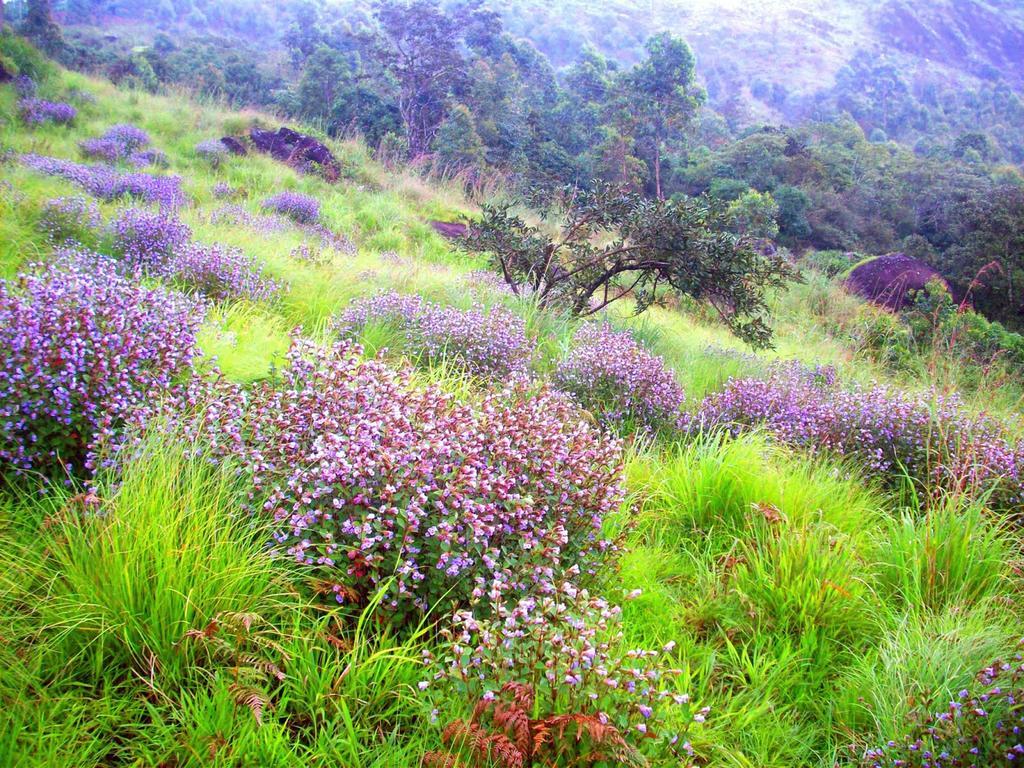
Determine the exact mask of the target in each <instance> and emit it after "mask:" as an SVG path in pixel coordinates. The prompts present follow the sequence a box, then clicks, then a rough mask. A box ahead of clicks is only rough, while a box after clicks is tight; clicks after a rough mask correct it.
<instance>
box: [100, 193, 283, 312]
mask: <svg viewBox="0 0 1024 768" xmlns="http://www.w3.org/2000/svg"><path fill="white" fill-rule="evenodd" d="M111 229H112V232H113V248H114V252H115V253H117V254H118V255H119V256H120V257H121V258H122V259H123V260H124V262H125V263H126V264H127V266H128V267H129V268H130V269H132V270H139V271H141V272H143V273H145V274H149V275H152V276H154V277H161V278H163V279H165V280H168V281H169V282H171V283H173V284H175V285H177V286H179V287H182V288H184V289H185V290H189V291H196V292H198V293H200V294H201V295H203V296H205V297H206V298H208V299H212V300H214V301H221V300H226V299H240V298H245V299H249V300H251V301H263V300H267V299H270V298H272V297H273V296H275V295H276V293H277V291H278V286H277V285H276V283H274V282H273V281H272V280H269V279H267V278H266V277H264V275H263V271H262V268H261V266H260V265H259V263H258V262H257V261H256V260H255V259H254V258H253V257H251V256H249V255H248V254H246V253H245V252H243V251H242V250H240V249H238V248H229V247H225V246H221V245H200V244H198V243H194V242H192V230H191V229H190V228H189V227H188V225H186V224H184V223H182V222H181V221H179V220H178V219H177V218H176V217H175V216H173V215H172V214H169V213H167V212H166V211H148V210H145V209H141V208H127V209H125V210H124V211H122V212H121V214H120V215H119V216H118V217H117V219H115V220H114V222H113V223H112V225H111Z"/></svg>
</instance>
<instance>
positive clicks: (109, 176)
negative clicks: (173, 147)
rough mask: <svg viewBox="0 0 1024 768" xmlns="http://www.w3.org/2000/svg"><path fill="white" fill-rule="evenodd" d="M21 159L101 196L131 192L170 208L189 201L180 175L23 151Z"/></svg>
mask: <svg viewBox="0 0 1024 768" xmlns="http://www.w3.org/2000/svg"><path fill="white" fill-rule="evenodd" d="M21 162H22V164H23V165H25V166H26V167H28V168H31V169H32V170H34V171H37V172H39V173H42V174H45V175H47V176H57V177H60V178H63V179H65V180H67V181H69V182H71V183H72V184H74V185H75V186H77V187H80V188H81V189H83V190H85V191H86V192H88V193H89V194H90V195H92V196H93V197H98V198H100V199H101V200H116V199H118V198H120V197H125V196H128V197H134V198H137V199H139V200H145V201H147V202H151V203H156V204H158V205H160V206H164V207H167V208H177V207H179V206H181V205H183V204H184V202H185V193H184V192H183V191H182V189H181V179H180V178H179V177H177V176H153V175H150V174H148V173H122V172H120V171H118V170H117V169H116V168H111V167H110V166H109V165H84V164H82V163H74V162H71V161H70V160H61V159H59V158H55V157H44V156H41V155H32V154H29V155H22V156H21Z"/></svg>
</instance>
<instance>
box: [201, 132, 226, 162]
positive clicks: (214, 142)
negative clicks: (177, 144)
mask: <svg viewBox="0 0 1024 768" xmlns="http://www.w3.org/2000/svg"><path fill="white" fill-rule="evenodd" d="M195 152H196V155H197V156H199V157H200V158H201V159H203V160H205V161H206V162H208V163H209V164H210V165H211V166H213V167H214V168H219V167H220V164H221V163H223V162H224V160H225V158H227V156H228V148H227V147H225V146H224V142H222V141H221V140H220V139H206V140H205V141H200V142H199V143H198V144H196V149H195Z"/></svg>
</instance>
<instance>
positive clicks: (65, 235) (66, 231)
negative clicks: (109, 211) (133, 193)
mask: <svg viewBox="0 0 1024 768" xmlns="http://www.w3.org/2000/svg"><path fill="white" fill-rule="evenodd" d="M102 224H103V218H102V216H101V215H100V209H99V208H98V207H97V205H96V203H94V202H92V201H91V200H87V199H86V198H84V197H58V198H56V199H55V200H50V201H48V202H46V203H45V204H44V205H43V210H42V213H41V214H40V216H39V227H40V228H41V229H42V230H43V232H45V233H46V239H47V240H49V242H50V243H52V244H54V245H60V244H61V243H65V242H68V241H74V242H77V243H85V242H87V241H88V240H89V239H91V238H92V236H93V235H94V234H95V233H96V232H97V231H98V230H99V229H100V227H101V226H102Z"/></svg>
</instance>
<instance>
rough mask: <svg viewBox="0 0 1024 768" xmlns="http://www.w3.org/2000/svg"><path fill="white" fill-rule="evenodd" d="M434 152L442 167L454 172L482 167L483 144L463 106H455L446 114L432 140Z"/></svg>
mask: <svg viewBox="0 0 1024 768" xmlns="http://www.w3.org/2000/svg"><path fill="white" fill-rule="evenodd" d="M434 151H435V154H436V155H437V159H438V161H439V162H440V163H441V165H442V166H444V167H447V168H450V169H453V170H456V171H460V170H476V169H478V168H479V167H480V166H481V165H483V162H484V142H483V140H482V139H481V138H480V134H479V133H477V130H476V125H475V124H474V122H473V115H472V114H471V113H470V111H469V109H468V108H467V107H466V105H465V104H458V105H456V106H455V107H454V108H453V109H452V110H451V111H450V112H449V113H448V117H447V118H446V119H445V121H444V123H442V124H441V128H440V129H439V130H438V132H437V137H436V138H435V139H434Z"/></svg>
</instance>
